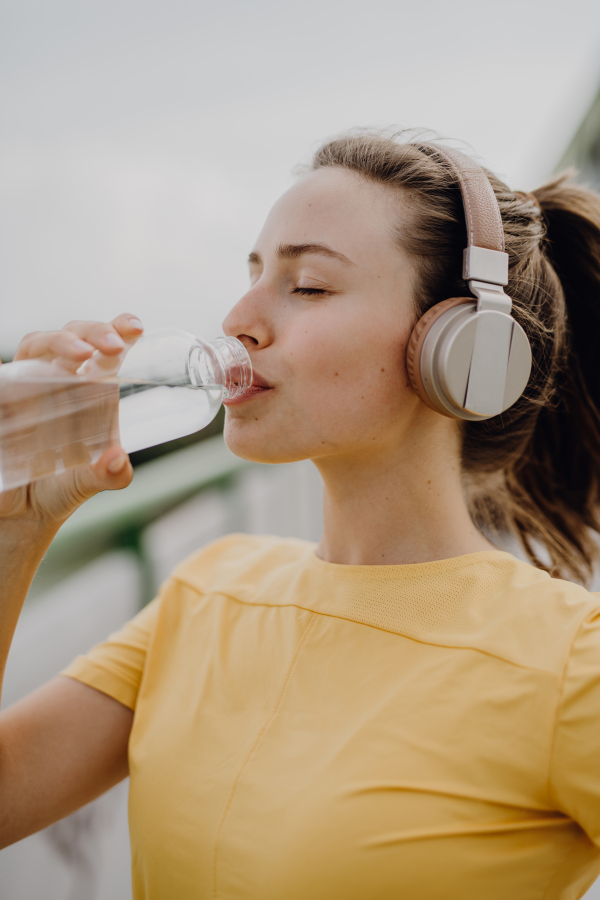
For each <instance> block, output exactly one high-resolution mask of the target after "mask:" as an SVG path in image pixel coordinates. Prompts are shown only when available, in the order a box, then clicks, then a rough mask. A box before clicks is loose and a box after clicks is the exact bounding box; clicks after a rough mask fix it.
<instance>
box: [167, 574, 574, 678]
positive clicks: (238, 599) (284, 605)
mask: <svg viewBox="0 0 600 900" xmlns="http://www.w3.org/2000/svg"><path fill="white" fill-rule="evenodd" d="M176 580H177V581H180V582H181V583H182V584H185V585H186V586H187V587H190V588H192V590H194V591H196V592H197V593H198V595H199V596H201V597H208V596H210V595H211V593H212V591H200V590H199V589H198V588H197V587H196V586H195V585H193V584H190V582H188V581H185V580H184V579H182V578H181V577H179V576H178V577H177V579H176ZM215 594H216V595H218V596H220V597H226V598H227V599H228V600H233V601H234V602H235V603H241V604H242V605H243V606H263V607H266V608H267V609H301V610H303V611H304V612H310V613H312V614H313V615H315V616H327V618H330V619H341V620H342V621H344V622H353V623H354V624H355V625H363V626H364V627H365V628H375V629H376V630H377V631H384V632H385V633H386V634H397V635H399V636H400V637H403V638H406V640H408V641H415V642H416V643H417V644H425V645H427V646H428V647H443V648H444V649H446V650H472V651H473V653H481V654H482V655H483V656H488V657H490V659H497V660H499V661H500V662H504V663H506V664H507V665H509V666H515V668H517V669H524V670H525V671H528V672H541V673H543V674H544V675H548V676H550V677H552V678H558V677H559V676H558V675H557V674H556V673H555V672H552V671H550V670H549V669H542V668H540V667H539V666H528V665H525V664H524V663H518V662H514V661H513V660H511V659H506V658H505V657H504V656H499V655H498V654H496V653H490V651H489V650H482V649H481V647H472V646H470V645H469V646H456V645H454V644H442V643H439V642H437V641H428V640H426V639H424V638H418V637H415V636H414V635H412V634H406V633H405V632H404V631H396V630H394V629H392V628H384V627H383V626H382V625H376V624H374V623H373V622H360V621H359V620H357V619H352V618H348V617H347V616H342V615H336V613H333V612H323V611H322V610H315V609H312V608H311V607H309V606H301V605H300V604H299V603H256V602H253V601H249V600H243V599H242V598H241V597H236V596H235V595H234V594H229V593H227V591H215Z"/></svg>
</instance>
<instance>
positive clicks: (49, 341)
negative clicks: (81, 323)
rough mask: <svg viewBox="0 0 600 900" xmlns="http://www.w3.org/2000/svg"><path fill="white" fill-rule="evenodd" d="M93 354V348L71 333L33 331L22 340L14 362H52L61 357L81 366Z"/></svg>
mask: <svg viewBox="0 0 600 900" xmlns="http://www.w3.org/2000/svg"><path fill="white" fill-rule="evenodd" d="M93 352H94V347H93V346H92V345H91V344H90V343H88V342H87V341H84V340H82V339H81V338H80V337H79V336H78V335H77V334H75V333H74V332H72V331H65V330H63V331H35V332H33V333H32V334H28V335H26V336H25V337H24V338H23V340H22V341H21V343H20V344H19V347H18V349H17V352H16V354H15V360H19V359H46V360H53V359H56V358H57V357H62V358H64V359H65V360H69V361H72V362H73V363H77V365H81V363H82V362H83V361H84V360H85V359H89V357H90V356H91V355H92V353H93Z"/></svg>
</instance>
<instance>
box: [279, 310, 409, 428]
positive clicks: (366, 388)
mask: <svg viewBox="0 0 600 900" xmlns="http://www.w3.org/2000/svg"><path fill="white" fill-rule="evenodd" d="M305 337H306V338H308V335H306V336H305ZM337 338H338V339H336V340H335V341H331V340H326V339H325V338H324V337H323V336H322V335H319V334H313V335H312V336H311V339H310V340H299V341H298V342H297V344H296V346H295V348H294V350H293V351H291V353H293V356H290V361H291V362H292V361H293V363H294V364H293V366H292V368H293V369H294V376H295V377H294V381H295V388H294V394H295V399H296V401H298V403H299V405H301V406H302V407H303V409H304V410H306V411H307V412H308V411H310V416H311V418H312V419H313V421H315V419H317V420H319V422H320V424H321V425H323V426H328V425H329V426H332V427H333V426H335V428H336V429H339V428H340V427H342V426H344V425H347V426H348V427H350V428H352V430H355V429H356V428H357V427H358V428H361V427H364V428H367V429H372V428H373V427H374V426H376V425H377V424H381V425H383V424H384V422H385V421H386V420H389V419H396V418H397V416H398V413H399V412H400V411H401V410H402V408H403V407H405V406H406V402H407V399H408V398H409V397H411V398H412V397H414V395H413V392H412V389H411V388H410V385H409V382H408V376H407V372H406V362H405V356H406V342H407V339H408V334H404V333H402V334H399V335H397V336H396V337H395V338H394V337H391V338H390V336H389V335H388V336H386V335H385V334H384V333H382V332H381V330H379V329H377V332H376V333H375V334H371V333H369V332H368V331H366V330H365V329H364V326H363V333H362V335H361V334H360V332H359V331H358V329H356V330H352V331H350V332H349V333H347V334H346V335H341V334H340V335H338V336H337Z"/></svg>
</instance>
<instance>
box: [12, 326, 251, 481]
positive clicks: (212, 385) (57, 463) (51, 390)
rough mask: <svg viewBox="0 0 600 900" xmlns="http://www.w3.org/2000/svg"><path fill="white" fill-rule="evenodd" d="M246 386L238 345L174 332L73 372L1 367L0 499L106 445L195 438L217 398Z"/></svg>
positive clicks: (24, 364) (82, 461)
mask: <svg viewBox="0 0 600 900" xmlns="http://www.w3.org/2000/svg"><path fill="white" fill-rule="evenodd" d="M251 384H252V364H251V362H250V357H249V356H248V353H247V352H246V348H245V347H244V345H243V344H242V343H241V341H238V340H237V338H233V337H223V338H216V339H215V340H213V341H203V340H201V339H200V338H197V337H194V335H192V334H188V333H187V332H185V331H182V330H180V329H178V328H168V329H161V330H160V331H154V332H149V333H147V334H144V335H142V336H141V337H140V338H138V339H137V340H136V341H135V342H131V343H129V344H126V346H125V349H124V350H123V352H122V353H121V354H120V355H119V356H117V357H107V356H103V355H102V354H100V353H99V352H98V351H96V352H95V353H94V354H93V356H92V357H91V358H90V359H89V360H87V361H86V362H85V363H84V364H83V365H82V366H81V367H80V368H79V369H78V371H77V374H71V373H70V372H67V371H66V370H65V369H63V368H61V366H60V365H59V364H57V363H56V362H53V363H48V362H44V361H42V360H22V361H19V362H13V363H6V364H5V365H3V366H0V491H6V490H10V489H11V488H15V487H19V486H20V485H24V484H29V483H30V482H32V481H35V480H36V479H38V478H43V477H45V476H47V475H54V474H58V473H60V472H63V471H64V470H65V469H69V468H73V467H75V466H83V465H89V464H90V463H94V462H96V461H97V460H98V459H99V458H100V456H101V455H102V454H103V453H104V451H105V450H107V449H108V448H109V447H112V446H113V445H114V444H120V445H121V446H122V447H123V449H124V450H126V451H127V452H128V453H132V452H133V451H134V450H141V449H143V448H144V447H152V446H154V445H155V444H161V443H164V442H165V441H172V440H175V439H176V438H180V437H183V436H184V435H187V434H193V433H194V432H195V431H200V429H202V428H204V427H205V426H206V425H208V424H209V422H211V421H212V420H213V419H214V417H215V416H216V414H217V412H218V411H219V409H220V407H221V403H222V401H223V398H224V397H238V396H240V394H242V393H244V391H245V390H247V388H249V387H250V385H251Z"/></svg>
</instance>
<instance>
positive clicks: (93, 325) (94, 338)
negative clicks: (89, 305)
mask: <svg viewBox="0 0 600 900" xmlns="http://www.w3.org/2000/svg"><path fill="white" fill-rule="evenodd" d="M65 330H67V331H72V332H74V333H75V334H76V335H77V336H78V337H79V338H81V339H82V340H84V341H87V342H88V343H89V344H91V345H92V346H93V347H94V348H95V349H96V350H99V351H100V352H101V353H104V355H105V356H117V355H118V354H119V353H121V352H122V351H123V350H124V349H125V341H124V340H123V338H122V337H121V335H120V334H119V332H118V331H117V330H116V328H114V327H113V326H112V325H111V324H110V322H69V324H68V325H65Z"/></svg>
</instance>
